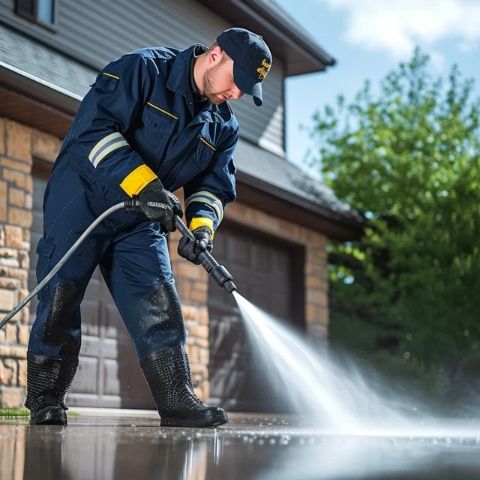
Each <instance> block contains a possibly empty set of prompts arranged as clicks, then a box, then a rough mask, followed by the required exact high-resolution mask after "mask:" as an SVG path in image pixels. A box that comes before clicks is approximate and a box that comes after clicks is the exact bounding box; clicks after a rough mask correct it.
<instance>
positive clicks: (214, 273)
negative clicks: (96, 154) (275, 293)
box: [0, 198, 237, 328]
mask: <svg viewBox="0 0 480 480" xmlns="http://www.w3.org/2000/svg"><path fill="white" fill-rule="evenodd" d="M147 206H149V207H151V208H152V207H153V208H165V205H164V204H162V203H158V202H147ZM122 208H125V209H126V210H129V211H137V210H138V209H139V208H140V201H139V200H138V199H135V198H133V199H131V200H126V201H125V202H120V203H117V204H116V205H113V207H110V208H109V209H108V210H106V211H105V212H103V213H102V214H101V215H100V216H99V217H98V218H97V219H95V221H94V222H93V223H92V224H91V225H90V226H89V227H88V228H87V229H86V230H85V231H84V232H83V233H82V235H80V237H79V238H78V240H77V241H76V242H75V243H74V244H73V245H72V246H71V247H70V248H69V249H68V251H67V253H65V255H64V256H63V257H62V258H61V259H60V261H59V262H58V263H57V264H56V265H55V267H53V269H52V270H51V271H50V272H49V273H48V275H47V276H46V277H45V278H44V279H43V280H42V281H41V282H40V283H39V284H38V285H37V286H36V287H35V288H34V289H33V290H32V291H31V292H30V293H29V294H28V295H27V296H26V297H25V298H24V299H23V300H22V301H21V302H19V303H18V305H17V306H16V307H14V308H13V309H12V310H10V312H8V314H7V315H6V316H5V318H4V319H3V320H2V321H1V322H0V328H2V327H3V326H4V325H5V324H6V323H7V322H8V321H9V320H11V319H12V318H13V317H14V316H15V315H16V314H17V313H18V312H19V311H20V310H22V308H24V307H25V305H27V303H28V302H30V300H31V299H32V298H33V297H34V296H35V295H37V294H38V293H39V292H40V291H41V290H42V289H43V288H44V287H45V285H46V284H47V283H48V282H49V281H50V280H51V279H52V278H53V277H54V275H55V274H56V273H57V272H58V271H59V270H60V269H61V268H62V266H63V265H64V264H65V263H66V262H67V260H68V259H69V258H70V257H71V256H72V254H73V253H74V252H75V250H77V248H78V247H79V246H80V245H81V244H82V242H83V241H84V240H85V238H87V237H88V235H90V233H91V232H92V230H93V229H94V228H95V227H96V226H97V225H98V224H99V223H101V222H102V221H103V220H104V219H105V218H107V217H108V216H109V215H111V214H112V213H114V212H116V211H117V210H121V209H122ZM175 226H176V227H177V229H178V231H179V232H180V233H181V234H182V235H183V236H184V237H188V238H189V239H190V240H195V237H194V236H193V234H192V232H191V231H190V230H189V229H188V227H187V226H186V225H185V224H184V223H183V221H182V219H181V218H180V217H179V216H178V215H175ZM198 260H199V261H200V264H201V265H202V266H203V268H204V269H205V270H206V271H207V273H208V274H209V275H210V276H211V277H212V278H213V280H215V282H216V283H217V285H219V286H220V287H222V288H224V289H225V290H226V291H227V292H228V293H233V292H234V291H236V290H237V287H236V285H235V284H234V283H233V277H232V275H230V273H229V271H228V270H227V269H226V268H225V267H224V266H223V265H220V264H219V263H218V262H217V261H216V260H215V258H214V257H213V255H212V254H211V253H210V252H208V251H205V252H202V253H201V254H200V255H199V256H198Z"/></svg>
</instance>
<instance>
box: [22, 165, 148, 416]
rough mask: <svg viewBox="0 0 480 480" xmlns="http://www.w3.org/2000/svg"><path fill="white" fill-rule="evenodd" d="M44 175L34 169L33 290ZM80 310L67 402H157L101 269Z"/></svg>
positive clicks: (102, 404)
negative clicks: (77, 353) (79, 343)
mask: <svg viewBox="0 0 480 480" xmlns="http://www.w3.org/2000/svg"><path fill="white" fill-rule="evenodd" d="M46 175H47V174H45V173H42V172H41V171H36V172H35V176H34V202H33V211H34V215H33V225H32V239H31V251H30V272H29V288H30V290H31V289H32V288H33V287H34V286H35V285H36V278H35V267H36V265H37V255H36V253H35V248H36V245H37V242H38V240H39V238H40V237H41V236H42V234H43V214H42V204H43V194H44V192H45V185H46V180H45V178H46ZM36 305H37V302H36V300H32V305H31V307H30V312H31V321H32V322H33V320H34V318H35V310H36ZM81 311H82V348H81V351H80V362H79V368H78V370H77V374H76V376H75V379H74V381H73V384H72V387H71V389H70V393H69V395H68V398H67V403H68V404H69V405H72V406H84V407H93V406H95V407H124V408H153V406H154V405H153V401H152V399H151V396H150V393H149V391H148V387H147V384H146V382H145V379H144V378H143V375H142V372H141V370H140V367H139V365H138V360H137V358H136V355H135V352H134V349H133V345H132V343H131V341H130V337H129V335H128V332H127V330H126V328H125V326H124V324H123V322H122V320H121V317H120V315H119V314H118V312H117V309H116V307H115V304H114V303H113V299H112V297H111V296H110V292H109V291H108V289H107V286H106V285H105V283H104V281H103V278H102V276H101V273H100V270H99V269H97V270H95V272H94V274H93V277H92V280H91V281H90V284H89V286H88V288H87V292H86V294H85V299H84V300H83V302H82V305H81Z"/></svg>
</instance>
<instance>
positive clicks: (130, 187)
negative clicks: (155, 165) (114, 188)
mask: <svg viewBox="0 0 480 480" xmlns="http://www.w3.org/2000/svg"><path fill="white" fill-rule="evenodd" d="M156 178H158V177H157V176H156V175H155V173H154V172H153V170H152V169H151V168H150V167H148V166H147V165H145V164H143V165H140V166H139V167H137V168H136V169H135V170H132V171H131V172H130V173H129V174H128V175H127V176H126V177H125V178H124V179H123V181H122V183H121V184H120V186H121V187H122V189H123V190H124V192H125V193H126V194H127V195H129V196H130V197H133V196H134V195H138V194H139V193H140V192H141V191H142V190H143V189H144V188H145V187H146V186H147V185H148V184H149V183H150V182H151V181H153V180H155V179H156Z"/></svg>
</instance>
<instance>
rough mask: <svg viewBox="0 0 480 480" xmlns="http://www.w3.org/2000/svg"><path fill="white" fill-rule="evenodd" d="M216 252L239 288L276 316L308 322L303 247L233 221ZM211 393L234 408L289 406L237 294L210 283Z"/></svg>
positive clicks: (220, 237) (219, 239) (224, 229)
mask: <svg viewBox="0 0 480 480" xmlns="http://www.w3.org/2000/svg"><path fill="white" fill-rule="evenodd" d="M214 255H215V258H217V260H218V261H219V262H220V263H222V264H224V265H225V266H226V267H227V269H228V270H229V271H230V273H231V274H232V275H233V277H234V279H235V283H236V284H237V287H238V290H239V292H240V293H241V294H242V295H243V296H244V297H245V298H247V299H248V300H249V301H251V302H252V303H254V304H255V305H257V306H259V307H260V308H262V309H264V310H266V311H268V312H270V313H272V314H273V315H275V316H276V317H279V318H282V319H284V320H286V321H288V322H292V323H295V324H297V325H298V326H303V322H304V306H303V301H302V299H303V273H302V272H303V251H302V250H301V249H299V248H296V247H294V246H292V245H289V244H284V243H280V242H279V241H278V240H276V239H274V238H269V237H263V236H260V235H258V234H255V233H254V231H253V230H246V229H243V228H239V227H235V226H233V225H228V224H226V225H222V227H221V229H220V231H219V232H218V234H217V237H216V240H215V250H214ZM209 316H210V366H209V374H210V394H211V398H212V401H214V402H219V403H221V404H222V405H224V406H225V407H226V408H228V409H229V410H234V411H257V412H278V411H284V406H283V405H281V404H280V403H279V402H278V401H277V398H278V392H277V391H275V389H274V388H272V387H271V386H269V385H268V382H266V378H265V372H263V371H262V370H261V369H260V368H258V367H257V366H258V365H259V362H258V358H256V357H255V353H254V352H253V351H252V350H251V348H250V344H249V342H248V341H247V336H246V332H245V330H244V327H243V323H242V320H241V317H240V315H239V311H238V308H237V306H236V303H235V301H234V299H233V296H232V295H229V294H228V293H226V292H225V291H224V290H223V289H220V288H219V287H218V286H217V285H216V284H215V283H213V282H212V281H211V282H210V285H209Z"/></svg>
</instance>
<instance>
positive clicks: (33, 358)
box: [25, 352, 78, 425]
mask: <svg viewBox="0 0 480 480" xmlns="http://www.w3.org/2000/svg"><path fill="white" fill-rule="evenodd" d="M77 366H78V358H77V357H75V358H73V357H72V358H62V359H59V358H48V357H42V356H40V355H35V354H33V353H31V352H28V353H27V400H26V402H25V406H26V407H27V408H28V409H29V410H30V425H66V424H67V413H66V411H67V410H68V408H67V407H66V406H65V403H64V401H65V395H66V393H67V390H68V389H69V387H70V385H71V383H72V380H73V377H74V375H75V372H76V370H77Z"/></svg>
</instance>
